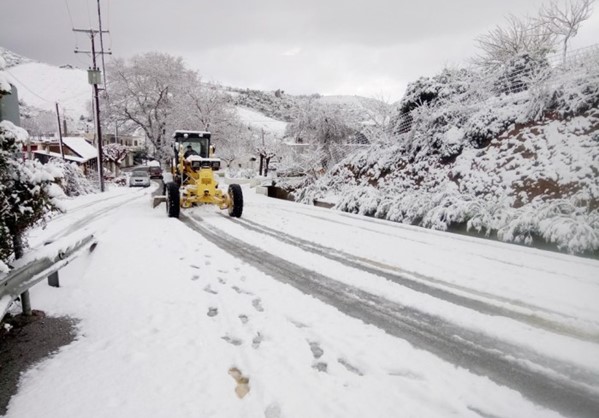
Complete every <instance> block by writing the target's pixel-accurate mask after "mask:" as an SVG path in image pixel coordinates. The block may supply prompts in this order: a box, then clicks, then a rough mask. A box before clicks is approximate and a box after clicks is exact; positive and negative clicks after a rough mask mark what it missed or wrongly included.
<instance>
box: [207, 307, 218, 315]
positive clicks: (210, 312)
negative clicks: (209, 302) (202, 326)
mask: <svg viewBox="0 0 599 418" xmlns="http://www.w3.org/2000/svg"><path fill="white" fill-rule="evenodd" d="M207 315H208V316H209V317H213V316H216V315H218V308H213V307H210V308H208V314H207Z"/></svg>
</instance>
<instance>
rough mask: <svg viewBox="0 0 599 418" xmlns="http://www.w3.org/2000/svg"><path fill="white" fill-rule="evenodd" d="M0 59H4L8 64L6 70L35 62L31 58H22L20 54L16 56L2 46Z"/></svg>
mask: <svg viewBox="0 0 599 418" xmlns="http://www.w3.org/2000/svg"><path fill="white" fill-rule="evenodd" d="M0 57H2V58H4V62H5V63H6V68H10V67H14V66H15V65H20V64H26V63H29V62H33V61H32V60H30V59H29V58H25V57H22V56H20V55H19V54H16V53H14V52H12V51H10V50H8V49H6V48H2V47H1V46H0Z"/></svg>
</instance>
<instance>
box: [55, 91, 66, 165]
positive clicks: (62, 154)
mask: <svg viewBox="0 0 599 418" xmlns="http://www.w3.org/2000/svg"><path fill="white" fill-rule="evenodd" d="M56 118H57V119H58V145H59V146H60V155H61V156H62V160H63V161H64V148H63V147H62V129H61V127H60V113H59V111H58V102H56Z"/></svg>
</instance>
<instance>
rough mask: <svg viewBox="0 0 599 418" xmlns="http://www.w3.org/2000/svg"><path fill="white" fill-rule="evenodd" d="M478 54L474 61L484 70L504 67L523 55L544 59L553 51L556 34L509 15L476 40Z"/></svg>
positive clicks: (545, 27) (536, 24) (536, 23)
mask: <svg viewBox="0 0 599 418" xmlns="http://www.w3.org/2000/svg"><path fill="white" fill-rule="evenodd" d="M476 42H477V44H478V48H479V49H480V51H481V54H479V55H478V56H477V57H476V58H475V59H474V61H475V62H476V63H477V64H479V65H481V66H483V67H486V68H496V67H497V66H500V65H505V64H506V63H508V62H510V61H511V60H513V59H514V58H517V57H520V56H522V55H524V54H526V55H529V56H533V57H544V56H546V55H547V53H549V52H550V51H552V50H553V45H554V42H555V33H554V32H552V31H550V30H549V28H548V27H547V26H546V25H543V24H539V22H538V20H536V19H530V18H520V17H518V16H514V15H509V16H508V17H507V18H506V22H505V24H504V25H498V26H496V27H495V28H494V29H492V30H490V31H489V32H488V33H486V34H484V35H481V36H479V37H478V38H477V39H476Z"/></svg>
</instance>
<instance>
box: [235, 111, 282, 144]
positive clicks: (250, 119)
mask: <svg viewBox="0 0 599 418" xmlns="http://www.w3.org/2000/svg"><path fill="white" fill-rule="evenodd" d="M235 110H236V111H237V115H239V118H240V119H241V121H242V122H243V123H246V124H248V125H250V126H251V127H253V128H257V129H264V131H265V132H268V133H271V134H274V135H276V136H277V137H279V138H282V137H283V136H284V135H285V128H286V127H287V122H283V121H280V120H276V119H272V118H269V117H268V116H265V115H263V114H262V113H260V112H257V111H255V110H251V109H248V108H245V107H241V106H236V107H235Z"/></svg>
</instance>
